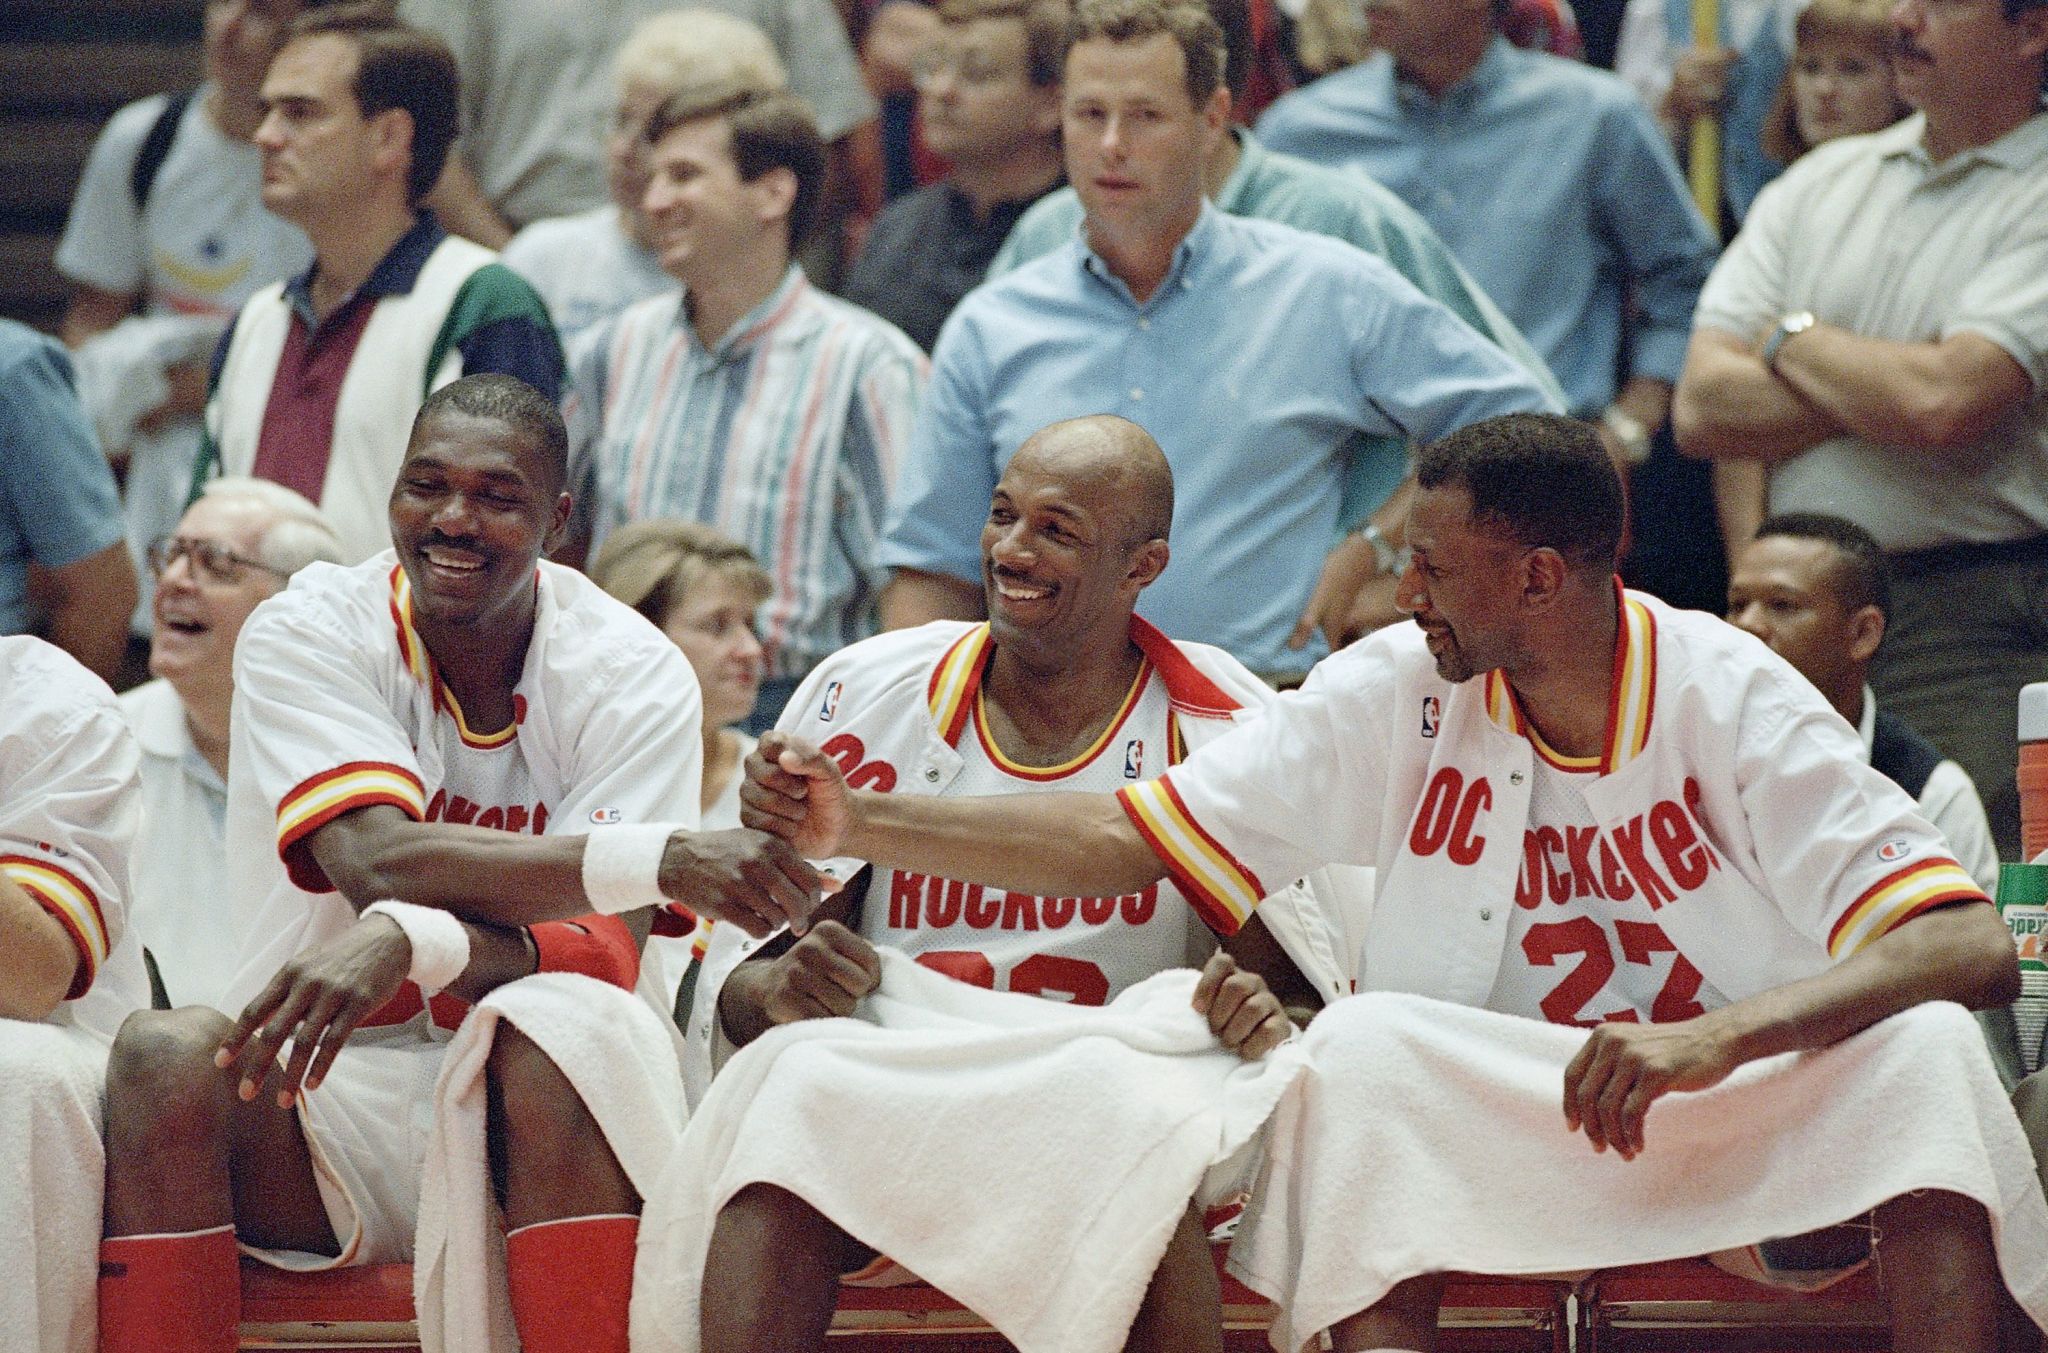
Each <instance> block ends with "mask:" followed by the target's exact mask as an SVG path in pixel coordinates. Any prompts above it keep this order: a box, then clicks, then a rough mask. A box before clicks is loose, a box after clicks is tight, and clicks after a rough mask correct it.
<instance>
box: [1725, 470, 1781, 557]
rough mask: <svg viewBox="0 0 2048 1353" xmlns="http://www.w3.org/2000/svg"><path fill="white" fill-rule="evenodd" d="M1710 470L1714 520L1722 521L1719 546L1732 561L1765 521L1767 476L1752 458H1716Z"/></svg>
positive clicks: (1768, 482) (1752, 538)
mask: <svg viewBox="0 0 2048 1353" xmlns="http://www.w3.org/2000/svg"><path fill="white" fill-rule="evenodd" d="M1713 471H1714V519H1715V520H1716V521H1718V522H1719V523H1720V524H1721V547H1722V548H1723V549H1725V550H1726V551H1727V552H1728V558H1729V559H1731V560H1732V559H1734V558H1735V556H1736V555H1737V554H1738V553H1740V552H1741V550H1742V548H1743V547H1744V546H1745V545H1747V544H1749V542H1750V541H1752V540H1754V539H1755V538H1756V531H1757V528H1758V527H1759V526H1762V525H1763V524H1764V504H1765V502H1766V501H1767V498H1768V494H1769V491H1770V476H1769V472H1768V471H1767V470H1766V468H1765V466H1764V465H1763V464H1762V463H1761V462H1759V461H1754V460H1722V461H1716V462H1715V463H1714V466H1713Z"/></svg>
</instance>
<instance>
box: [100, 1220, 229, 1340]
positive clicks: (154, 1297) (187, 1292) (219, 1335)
mask: <svg viewBox="0 0 2048 1353" xmlns="http://www.w3.org/2000/svg"><path fill="white" fill-rule="evenodd" d="M99 1306H100V1350H101V1353H235V1348H236V1346H237V1345H238V1344H239V1343H240V1339H241V1331H240V1328H239V1326H240V1324H241V1319H242V1265H241V1259H240V1257H239V1254H238V1252H237V1250H236V1248H235V1228H234V1227H232V1226H218V1227H215V1228H213V1229H212V1230H208V1231H188V1232H185V1233H183V1234H181V1235H167V1236H117V1237H115V1238H113V1239H111V1240H103V1241H101V1242H100V1292H99Z"/></svg>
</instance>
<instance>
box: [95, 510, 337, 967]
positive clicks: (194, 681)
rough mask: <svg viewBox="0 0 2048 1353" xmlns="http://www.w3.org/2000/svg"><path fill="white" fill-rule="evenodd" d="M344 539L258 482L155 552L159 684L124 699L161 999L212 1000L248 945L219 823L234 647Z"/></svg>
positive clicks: (181, 526)
mask: <svg viewBox="0 0 2048 1353" xmlns="http://www.w3.org/2000/svg"><path fill="white" fill-rule="evenodd" d="M343 553H344V552H343V550H342V547H341V542H340V541H339V540H338V539H337V538H336V536H335V534H334V528H333V527H332V526H331V525H329V524H328V522H327V519H326V518H325V517H323V516H321V515H320V510H319V509H318V508H316V507H314V506H313V504H312V503H310V502H309V501H307V500H306V498H305V497H303V496H302V495H300V494H298V493H296V492H294V491H293V490H291V489H288V488H286V487H284V486H283V485H282V484H273V483H271V482H270V481H269V480H264V479H241V478H231V479H216V480H213V481H212V482H210V483H209V484H208V485H207V486H206V491H205V492H204V493H203V494H202V495H201V496H200V497H199V499H198V500H197V501H195V502H194V503H193V504H192V505H191V506H190V507H189V508H187V509H186V510H185V515H184V517H183V518H182V519H181V520H180V521H179V522H178V529H177V531H176V532H175V533H173V534H171V535H168V536H165V537H164V538H163V539H161V540H159V541H157V542H155V543H154V544H153V545H151V546H150V548H149V566H150V570H151V571H152V572H153V573H154V574H155V575H156V580H157V588H156V597H155V601H154V604H153V607H152V611H153V614H154V616H155V620H156V643H155V646H154V648H153V649H152V650H151V652H150V657H149V670H150V673H151V674H152V675H153V676H155V677H156V678H157V679H156V680H155V681H152V682H150V683H148V684H147V685H144V686H139V687H137V688H136V689H134V690H132V691H129V692H128V693H127V694H126V695H124V696H122V697H121V712H122V714H123V715H124V716H125V717H126V718H127V720H128V726H129V727H130V728H131V729H133V730H134V733H135V738H136V741H137V742H139V743H140V744H141V747H142V826H141V831H140V834H139V835H138V837H137V839H136V843H135V857H134V859H135V867H134V888H133V903H132V910H131V917H132V921H133V924H134V927H135V929H136V932H137V934H139V935H140V936H141V939H142V943H143V947H144V949H145V951H146V955H147V959H148V962H149V969H150V984H151V986H152V988H153V989H154V995H155V998H156V1003H157V1004H158V1005H194V1004H198V1005H213V1004H215V1002H216V999H217V998H218V997H219V995H220V994H221V992H222V990H223V989H224V987H225V986H226V984H227V981H228V979H229V978H231V977H232V976H233V975H234V966H233V959H234V957H235V956H236V955H238V954H239V953H240V952H241V951H242V949H243V947H244V946H243V945H242V944H241V943H239V942H238V941H236V940H234V939H233V938H232V937H229V936H226V935H224V934H223V933H222V927H223V926H228V925H232V923H233V922H232V919H231V918H230V917H228V916H226V915H225V914H224V913H223V912H222V911H221V909H220V908H221V899H222V898H225V897H227V896H228V893H229V890H228V887H227V857H226V848H225V846H224V844H223V822H224V815H225V813H226V810H227V770H228V710H229V708H230V706H231V704H232V701H233V698H234V693H235V675H234V660H235V639H236V636H238V635H239V634H240V633H241V630H242V622H243V621H245V620H247V619H248V618H249V613H250V612H251V611H253V610H255V609H256V606H257V604H258V603H259V602H261V601H263V600H264V599H265V598H267V597H269V596H271V595H272V594H274V593H276V592H278V591H279V590H281V589H282V588H283V587H284V585H285V583H286V582H287V580H289V579H290V577H291V575H292V574H294V573H296V572H297V571H298V570H299V569H301V568H304V567H305V566H306V565H307V564H310V563H313V562H315V561H316V560H328V561H331V562H340V561H341V560H342V558H343Z"/></svg>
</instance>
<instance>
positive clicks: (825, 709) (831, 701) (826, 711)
mask: <svg viewBox="0 0 2048 1353" xmlns="http://www.w3.org/2000/svg"><path fill="white" fill-rule="evenodd" d="M845 689H846V683H845V682H843V681H834V682H831V683H829V684H827V685H826V687H825V698H824V699H823V700H821V701H819V702H818V722H819V723H830V722H832V716H833V715H834V714H837V713H838V712H839V692H841V691H843V690H845Z"/></svg>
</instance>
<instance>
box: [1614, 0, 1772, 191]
mask: <svg viewBox="0 0 2048 1353" xmlns="http://www.w3.org/2000/svg"><path fill="white" fill-rule="evenodd" d="M1808 3H1809V0H1726V2H1725V3H1723V4H1722V5H1721V6H1720V8H1719V11H1718V13H1719V15H1720V28H1719V31H1718V32H1717V34H1716V40H1715V41H1714V42H1712V43H1710V44H1708V45H1706V46H1701V45H1700V44H1699V43H1698V42H1696V41H1695V40H1694V33H1693V6H1692V4H1691V0H1629V2H1628V8H1627V9H1626V10H1625V11H1624V12H1623V14H1622V20H1621V36H1620V38H1619V40H1618V41H1617V43H1616V46H1615V51H1614V73H1615V74H1616V75H1619V76H1620V77H1621V78H1622V79H1624V80H1626V81H1628V83H1629V84H1630V85H1631V86H1633V87H1634V89H1635V91H1636V94H1637V96H1638V97H1640V98H1641V99H1642V101H1643V105H1644V106H1645V107H1647V108H1649V109H1651V110H1653V111H1654V112H1655V113H1656V114H1657V120H1658V121H1659V122H1661V123H1663V124H1664V128H1665V130H1666V131H1667V132H1669V133H1670V135H1671V137H1672V139H1673V142H1674V143H1675V144H1676V145H1677V147H1678V148H1679V150H1680V151H1681V152H1683V151H1684V150H1685V149H1686V148H1687V147H1688V145H1689V144H1690V140H1691V137H1692V128H1693V124H1694V123H1695V122H1697V121H1698V120H1699V119H1700V118H1703V117H1712V118H1717V119H1718V120H1719V121H1720V124H1721V204H1722V208H1723V210H1724V211H1725V212H1726V214H1727V216H1728V218H1729V219H1730V220H1733V221H1738V222H1739V221H1740V220H1741V219H1742V218H1743V216H1744V215H1746V214H1747V213H1748V211H1749V204H1750V203H1751V202H1753V201H1755V200H1756V195H1757V192H1758V190H1760V189H1761V188H1762V187H1763V186H1764V185H1765V184H1766V183H1769V182H1770V181H1771V180H1772V179H1773V178H1775V177H1776V176H1777V174H1778V171H1779V170H1781V169H1783V168H1784V167H1785V166H1786V165H1787V164H1789V163H1791V157H1789V156H1786V155H1782V154H1780V153H1779V152H1778V151H1776V150H1774V149H1772V148H1771V147H1770V145H1769V144H1768V140H1767V137H1766V134H1765V128H1767V127H1768V126H1769V125H1770V122H1771V117H1772V112H1771V108H1772V101H1773V100H1774V99H1775V98H1776V97H1777V93H1778V86H1779V84H1780V83H1781V82H1782V81H1783V79H1784V77H1785V72H1786V69H1787V67H1788V65H1789V63H1790V57H1791V54H1792V46H1793V33H1792V25H1793V22H1794V21H1795V20H1796V19H1797V18H1798V17H1799V12H1800V11H1801V10H1802V9H1804V8H1806V6H1807V4H1808Z"/></svg>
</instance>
